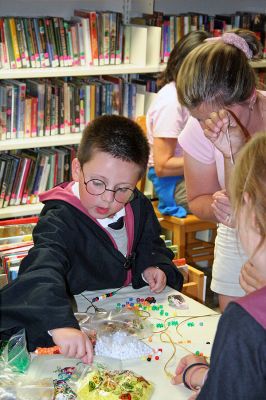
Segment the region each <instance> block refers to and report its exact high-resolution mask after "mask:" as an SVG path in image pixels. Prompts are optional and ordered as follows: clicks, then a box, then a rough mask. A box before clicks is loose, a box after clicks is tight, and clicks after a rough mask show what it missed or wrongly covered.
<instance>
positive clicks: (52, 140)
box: [0, 133, 82, 151]
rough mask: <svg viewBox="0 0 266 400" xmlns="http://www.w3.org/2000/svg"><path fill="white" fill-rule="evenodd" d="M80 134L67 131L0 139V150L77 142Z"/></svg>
mask: <svg viewBox="0 0 266 400" xmlns="http://www.w3.org/2000/svg"><path fill="white" fill-rule="evenodd" d="M81 135H82V134H81V133H68V134H64V135H54V136H41V137H33V138H21V139H8V140H2V141H1V143H0V151H7V150H16V149H29V148H35V147H52V146H65V145H69V144H79V142H80V140H81Z"/></svg>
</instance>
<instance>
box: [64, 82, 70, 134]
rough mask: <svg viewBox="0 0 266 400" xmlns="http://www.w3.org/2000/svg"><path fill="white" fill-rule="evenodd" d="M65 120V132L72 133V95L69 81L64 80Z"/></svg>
mask: <svg viewBox="0 0 266 400" xmlns="http://www.w3.org/2000/svg"><path fill="white" fill-rule="evenodd" d="M64 121H65V133H70V96H69V85H68V83H67V82H64Z"/></svg>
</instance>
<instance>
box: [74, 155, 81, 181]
mask: <svg viewBox="0 0 266 400" xmlns="http://www.w3.org/2000/svg"><path fill="white" fill-rule="evenodd" d="M80 174H81V166H80V162H79V160H78V159H77V158H74V159H73V161H72V179H73V180H74V181H75V182H79V177H80Z"/></svg>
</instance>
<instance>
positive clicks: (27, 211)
mask: <svg viewBox="0 0 266 400" xmlns="http://www.w3.org/2000/svg"><path fill="white" fill-rule="evenodd" d="M43 206H44V205H43V203H36V204H26V205H20V206H8V207H5V208H1V209H0V220H1V219H8V218H17V217H24V216H26V215H35V214H39V213H40V212H41V210H42V208H43Z"/></svg>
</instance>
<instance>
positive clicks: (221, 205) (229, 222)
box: [211, 190, 235, 228]
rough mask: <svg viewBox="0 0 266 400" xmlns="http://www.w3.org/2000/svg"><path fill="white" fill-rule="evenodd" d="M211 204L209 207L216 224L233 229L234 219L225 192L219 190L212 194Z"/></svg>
mask: <svg viewBox="0 0 266 400" xmlns="http://www.w3.org/2000/svg"><path fill="white" fill-rule="evenodd" d="M212 197H213V203H212V204H211V207H212V209H213V212H214V215H215V217H216V219H217V221H218V222H221V223H222V224H224V225H226V226H229V228H233V227H234V225H235V223H234V218H233V212H232V207H231V203H230V199H229V197H228V195H227V193H226V190H219V191H218V192H215V193H214V194H213V196H212Z"/></svg>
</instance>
